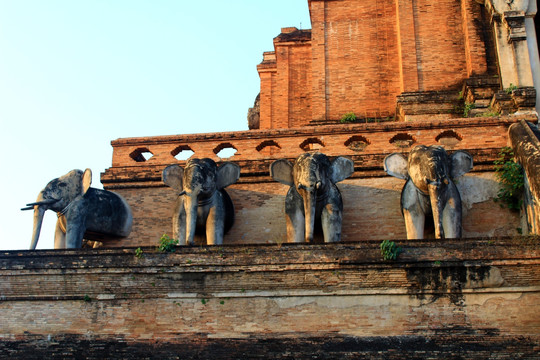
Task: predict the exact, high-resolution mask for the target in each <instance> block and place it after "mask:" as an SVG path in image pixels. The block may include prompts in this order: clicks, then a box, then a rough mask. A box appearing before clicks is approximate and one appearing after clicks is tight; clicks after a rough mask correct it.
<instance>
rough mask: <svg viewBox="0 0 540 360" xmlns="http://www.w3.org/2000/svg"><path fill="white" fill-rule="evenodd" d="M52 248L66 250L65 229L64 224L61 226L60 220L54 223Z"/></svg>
mask: <svg viewBox="0 0 540 360" xmlns="http://www.w3.org/2000/svg"><path fill="white" fill-rule="evenodd" d="M54 248H55V249H65V248H66V228H65V224H62V218H58V220H57V221H56V228H55V230H54Z"/></svg>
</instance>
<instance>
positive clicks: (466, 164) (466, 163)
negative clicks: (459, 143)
mask: <svg viewBox="0 0 540 360" xmlns="http://www.w3.org/2000/svg"><path fill="white" fill-rule="evenodd" d="M450 162H451V164H450V165H451V168H450V176H451V177H452V179H455V178H458V177H460V176H461V175H463V174H466V173H468V172H469V171H471V169H472V168H473V158H472V156H471V154H469V153H468V152H466V151H463V150H458V151H456V152H454V153H453V154H452V155H450Z"/></svg>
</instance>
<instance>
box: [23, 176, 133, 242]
mask: <svg viewBox="0 0 540 360" xmlns="http://www.w3.org/2000/svg"><path fill="white" fill-rule="evenodd" d="M91 183H92V171H91V170H90V169H86V170H85V171H84V172H83V171H81V170H72V171H70V172H69V173H67V174H66V175H64V176H61V177H59V178H56V179H53V180H51V181H50V182H49V183H48V184H47V185H46V186H45V188H44V189H43V190H41V192H40V193H39V194H38V197H37V199H36V201H35V202H33V203H30V204H26V205H27V207H26V208H23V209H22V210H32V209H33V210H34V228H33V232H32V242H31V244H30V249H31V250H33V249H35V248H36V245H37V242H38V239H39V235H40V231H41V224H42V222H43V216H44V214H45V211H46V210H53V211H55V212H56V213H57V214H58V221H57V224H56V228H57V229H56V234H55V248H57V249H58V248H65V247H68V248H78V247H81V245H82V239H83V236H84V234H85V232H86V230H89V231H91V232H93V233H95V234H101V235H110V236H113V237H121V236H127V235H129V233H130V231H131V224H132V221H133V218H132V216H131V210H130V209H129V206H128V205H127V203H126V202H125V200H124V199H123V198H122V197H121V196H120V195H118V194H115V193H112V192H110V191H106V190H100V189H94V188H91V187H90V185H91ZM99 239H101V237H99Z"/></svg>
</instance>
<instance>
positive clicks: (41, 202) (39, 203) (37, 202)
mask: <svg viewBox="0 0 540 360" xmlns="http://www.w3.org/2000/svg"><path fill="white" fill-rule="evenodd" d="M57 201H58V199H49V200H41V201H36V202H33V203H29V204H26V206H36V205H38V206H39V205H50V204H54V203H55V202H57ZM25 209H26V208H25Z"/></svg>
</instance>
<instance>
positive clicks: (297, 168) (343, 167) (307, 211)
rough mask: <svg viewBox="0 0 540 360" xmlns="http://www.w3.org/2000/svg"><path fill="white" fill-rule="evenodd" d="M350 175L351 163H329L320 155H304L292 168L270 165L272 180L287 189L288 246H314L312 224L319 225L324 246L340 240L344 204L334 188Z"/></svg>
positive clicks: (281, 163) (284, 163) (285, 163)
mask: <svg viewBox="0 0 540 360" xmlns="http://www.w3.org/2000/svg"><path fill="white" fill-rule="evenodd" d="M353 172H354V163H353V161H352V160H350V159H347V158H344V157H337V158H335V159H334V160H333V161H330V160H329V159H328V157H327V156H326V155H324V154H323V153H320V152H307V153H303V154H302V155H300V156H299V157H298V158H297V159H296V161H295V163H294V165H293V164H291V162H289V161H288V160H287V159H280V160H276V161H274V162H273V163H272V164H271V165H270V175H271V176H272V178H273V179H274V180H276V181H278V182H280V183H282V184H285V185H289V186H290V189H289V191H288V192H287V196H286V197H285V215H286V222H287V239H288V242H295V243H299V242H303V241H305V242H313V234H314V229H315V225H316V223H315V221H317V225H318V224H319V221H320V225H321V227H322V231H323V237H324V241H325V242H336V241H339V240H340V239H341V222H342V213H343V200H342V199H341V193H340V192H339V189H338V188H337V186H336V185H335V184H336V183H337V182H339V181H342V180H344V179H346V178H348V177H349V176H351V175H352V173H353Z"/></svg>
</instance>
